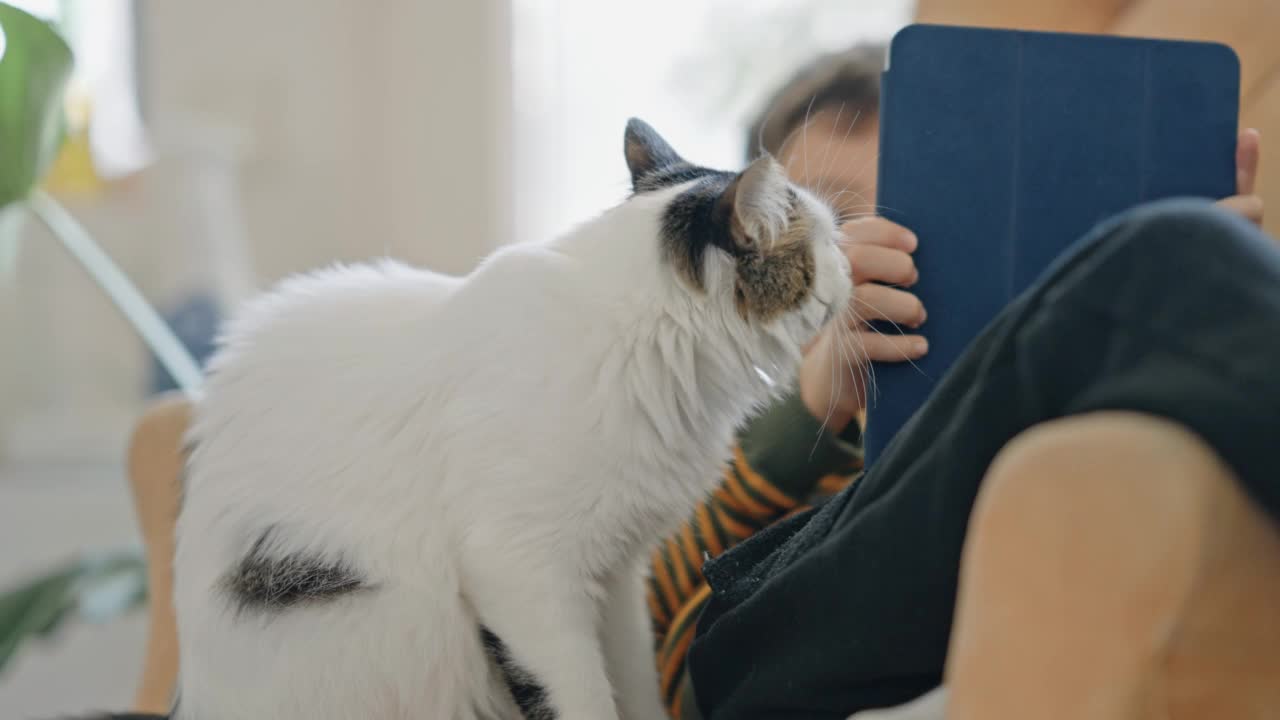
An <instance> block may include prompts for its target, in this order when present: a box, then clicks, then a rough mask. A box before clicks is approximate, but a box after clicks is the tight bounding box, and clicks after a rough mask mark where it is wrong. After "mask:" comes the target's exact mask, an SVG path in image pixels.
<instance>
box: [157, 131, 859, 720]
mask: <svg viewBox="0 0 1280 720" xmlns="http://www.w3.org/2000/svg"><path fill="white" fill-rule="evenodd" d="M625 148H626V158H627V162H628V165H629V167H630V168H631V171H632V178H633V184H634V190H635V192H634V193H633V194H632V196H631V197H630V198H629V199H627V200H626V201H625V202H623V203H622V204H621V205H619V206H617V207H615V208H613V209H612V210H609V211H608V212H606V213H604V214H603V215H602V216H600V217H598V218H596V219H595V220H592V221H590V222H588V223H586V224H584V225H583V226H581V227H580V228H578V229H577V230H575V231H573V232H571V233H569V234H567V235H565V236H564V237H561V238H559V239H557V240H555V241H553V242H550V243H548V244H545V245H528V244H523V245H520V244H517V245H511V246H509V247H506V248H504V249H503V250H501V251H499V252H497V253H495V254H494V255H493V256H492V257H490V258H489V259H488V260H486V261H485V262H484V263H483V264H482V265H481V266H480V267H479V269H477V270H476V271H475V272H474V273H472V274H471V275H469V276H467V277H465V278H452V277H445V276H442V275H437V274H433V273H430V272H426V271H422V270H416V269H412V268H409V267H405V266H403V265H398V264H394V263H389V262H388V263H382V264H377V265H368V266H355V267H340V268H334V269H330V270H326V271H323V272H317V273H314V274H311V275H306V276H303V277H297V278H293V279H291V280H287V281H285V282H284V283H283V284H282V285H281V286H280V287H279V288H278V289H276V290H275V291H274V292H271V293H270V294H267V295H266V296H264V297H262V298H261V299H259V300H257V301H255V302H254V303H252V304H251V306H249V307H248V308H247V309H246V310H245V311H244V312H243V313H242V314H241V315H240V316H239V318H238V319H237V320H236V321H235V322H234V323H233V324H232V325H231V326H230V328H229V329H228V331H227V332H226V335H225V337H224V339H223V341H222V346H221V350H220V351H219V353H218V354H217V356H216V358H215V359H214V360H213V362H212V363H211V366H210V375H209V379H208V385H207V389H206V395H205V397H204V398H203V399H202V400H201V401H200V402H199V403H198V406H197V408H196V410H195V414H194V422H193V429H192V432H191V437H190V440H191V441H192V448H193V450H192V453H191V456H190V463H189V467H188V473H187V479H186V486H185V488H184V501H183V509H182V513H181V518H180V520H179V523H178V545H177V556H176V588H175V602H176V606H177V614H178V625H179V637H180V640H181V643H180V645H181V663H180V676H181V677H180V692H179V697H180V708H179V709H177V710H175V715H174V717H176V718H180V720H265V719H268V718H270V719H271V720H302V719H304V718H305V719H306V720H323V719H325V718H335V719H341V720H350V719H351V718H369V719H372V720H391V719H400V718H430V719H431V720H470V719H472V718H510V717H516V716H518V714H519V713H518V710H517V709H516V707H515V704H514V702H513V700H512V697H511V692H510V691H509V688H508V684H507V683H506V682H503V672H504V671H506V672H507V674H508V675H510V674H511V673H512V672H515V673H516V674H517V675H518V676H519V677H521V678H524V679H526V680H531V681H536V687H538V688H539V689H540V690H541V692H542V695H541V699H540V700H538V703H539V704H538V706H537V707H535V708H532V709H531V710H530V711H529V714H530V715H533V716H535V717H556V718H560V720H614V719H615V718H619V717H622V718H625V719H626V720H658V719H659V718H662V717H664V714H663V710H662V707H661V705H660V702H659V698H658V693H657V684H656V673H655V669H654V667H653V655H652V637H651V631H650V628H649V625H648V620H647V614H646V610H645V602H644V593H643V589H642V573H643V568H644V565H645V559H646V558H647V556H648V552H649V550H650V548H651V546H652V545H653V544H654V543H655V542H656V541H657V540H659V539H660V537H661V536H662V535H663V534H664V533H666V532H668V531H670V530H671V529H673V528H674V527H675V526H676V525H677V524H678V522H679V521H680V520H682V519H683V518H685V517H686V515H687V514H688V513H689V512H691V510H692V508H693V506H694V504H695V503H696V502H697V501H698V500H699V499H701V498H702V497H703V496H704V495H705V494H706V493H707V492H708V491H709V490H710V489H711V488H712V486H713V485H714V484H715V482H716V480H717V479H718V478H719V477H720V470H721V467H722V465H723V463H724V462H725V459H726V455H727V452H728V449H729V448H730V443H731V440H732V434H733V432H734V429H735V428H736V427H738V426H739V425H740V424H741V423H742V422H743V421H744V419H745V418H747V416H748V414H749V413H750V412H752V410H753V409H754V408H757V407H758V406H759V405H761V404H762V403H763V402H765V401H766V400H768V399H769V397H770V396H771V393H773V392H774V391H775V390H776V387H774V386H773V385H772V384H771V383H770V382H769V381H768V380H767V379H766V378H765V377H764V375H765V374H767V375H769V376H771V377H774V378H790V377H792V376H793V375H794V371H795V369H796V366H797V362H798V360H799V357H800V348H801V346H802V344H803V343H805V342H807V341H808V340H809V339H811V337H812V336H813V335H814V334H815V332H816V330H817V329H818V328H819V327H820V326H821V325H822V323H824V322H825V321H826V320H827V319H829V318H830V317H831V316H832V315H833V314H834V313H836V312H839V311H842V310H843V309H844V308H845V307H846V304H847V302H848V296H849V293H850V292H851V287H850V281H849V275H848V266H847V264H846V261H845V259H844V256H843V254H842V253H841V252H840V250H839V248H838V246H837V242H836V241H837V238H838V231H837V227H836V221H835V218H834V216H833V214H832V212H831V210H830V209H828V208H827V207H826V206H825V205H824V204H822V203H820V202H819V201H818V200H816V199H815V198H814V197H813V196H811V195H810V194H809V193H807V192H805V191H804V190H802V189H800V188H798V187H796V186H793V185H791V184H790V183H788V182H787V180H786V178H785V176H784V174H783V171H782V169H781V168H780V167H779V166H778V164H777V163H776V162H774V161H773V160H772V159H770V158H767V157H766V158H763V159H761V160H759V161H757V162H755V163H754V164H753V165H752V166H751V167H750V168H748V169H747V170H746V171H744V172H743V173H741V174H732V173H723V172H716V171H711V170H707V169H705V168H699V167H696V166H693V165H691V164H689V163H687V162H685V161H684V160H682V159H681V158H680V157H679V156H677V155H676V153H675V152H674V151H672V149H671V148H670V147H669V146H668V145H667V144H666V142H664V141H663V140H662V139H661V138H660V137H658V135H657V134H656V133H654V132H653V130H652V129H651V128H649V127H648V126H647V125H645V124H644V123H641V122H639V121H634V120H633V121H632V122H631V123H629V124H628V127H627V132H626V142H625ZM447 241H448V240H447V239H441V238H438V239H436V242H447ZM761 371H763V373H762V372H761ZM482 631H483V632H485V633H487V634H486V636H485V637H490V636H492V637H493V638H496V639H498V640H499V642H500V643H501V645H502V650H503V652H504V653H505V654H506V657H505V658H504V659H502V662H501V663H499V662H496V661H495V658H494V655H493V652H491V651H490V652H486V644H487V643H486V641H484V640H482ZM490 650H492V648H490ZM500 664H501V665H502V667H499V665H500ZM615 703H616V704H615Z"/></svg>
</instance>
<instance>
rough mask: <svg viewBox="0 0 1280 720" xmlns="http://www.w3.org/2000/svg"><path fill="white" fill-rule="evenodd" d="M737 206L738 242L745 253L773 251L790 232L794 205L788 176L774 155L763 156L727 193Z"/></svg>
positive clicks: (734, 236)
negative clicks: (790, 218)
mask: <svg viewBox="0 0 1280 720" xmlns="http://www.w3.org/2000/svg"><path fill="white" fill-rule="evenodd" d="M725 194H726V198H725V199H726V200H728V201H729V202H730V203H732V205H733V230H734V232H732V233H731V235H732V237H733V240H734V242H735V243H736V244H737V245H738V246H739V248H741V249H742V250H747V251H754V250H759V249H760V248H762V247H772V246H773V244H774V242H776V240H777V239H778V237H779V236H780V235H781V234H782V233H783V232H784V231H785V230H786V226H787V215H788V214H789V213H790V211H791V205H792V203H793V201H794V199H795V198H794V195H793V191H792V190H791V183H790V181H788V180H787V172H786V170H784V169H783V168H782V165H780V164H779V163H778V161H777V160H774V159H773V156H772V155H768V154H765V155H761V156H760V157H759V158H757V159H756V160H755V161H754V162H752V163H751V164H750V165H749V166H747V169H746V170H743V171H742V172H741V173H740V174H739V175H738V177H737V178H735V179H734V181H733V183H731V184H730V185H729V189H728V190H727V191H726V193H725Z"/></svg>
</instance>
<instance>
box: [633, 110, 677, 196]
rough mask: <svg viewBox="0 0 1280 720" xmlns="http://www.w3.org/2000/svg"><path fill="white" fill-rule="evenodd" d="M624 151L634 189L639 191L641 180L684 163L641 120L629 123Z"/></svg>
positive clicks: (647, 124) (664, 141)
mask: <svg viewBox="0 0 1280 720" xmlns="http://www.w3.org/2000/svg"><path fill="white" fill-rule="evenodd" d="M623 149H624V150H625V152H626V155H627V168H629V169H630V170H631V187H632V189H637V190H638V189H639V184H640V179H641V178H643V177H644V176H645V175H648V174H650V173H653V172H657V171H658V170H662V169H664V168H667V167H670V166H672V165H675V164H677V163H682V162H684V160H683V159H682V158H681V157H680V155H678V154H677V153H676V151H675V150H672V149H671V146H670V145H669V144H667V141H666V140H663V139H662V136H661V135H659V134H658V131H657V130H654V129H653V128H651V127H649V123H647V122H645V121H643V120H641V119H640V118H631V119H630V120H628V121H627V132H626V135H625V137H624V141H623Z"/></svg>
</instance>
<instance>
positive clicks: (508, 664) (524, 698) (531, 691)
mask: <svg viewBox="0 0 1280 720" xmlns="http://www.w3.org/2000/svg"><path fill="white" fill-rule="evenodd" d="M480 642H481V643H483V644H484V651H485V652H486V653H488V655H489V659H490V660H492V661H493V664H494V665H497V666H498V670H500V671H501V672H502V681H503V682H504V683H506V686H507V690H508V691H509V692H510V693H511V699H512V700H514V701H515V703H516V707H518V708H520V715H521V716H522V717H524V719H525V720H556V718H557V715H556V710H555V708H553V707H551V701H550V700H549V699H548V698H547V689H546V688H544V687H542V685H540V684H539V683H538V679H537V678H535V677H534V676H533V674H532V673H530V672H529V671H528V670H525V669H524V668H522V667H520V666H519V665H518V664H516V661H515V658H513V657H511V651H510V650H508V649H507V644H506V643H504V642H502V638H500V637H498V636H497V635H494V634H493V632H492V631H491V630H489V628H487V627H484V626H481V627H480Z"/></svg>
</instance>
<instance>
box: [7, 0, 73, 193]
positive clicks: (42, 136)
mask: <svg viewBox="0 0 1280 720" xmlns="http://www.w3.org/2000/svg"><path fill="white" fill-rule="evenodd" d="M0 34H3V38H4V39H3V48H4V49H3V53H4V54H3V55H0V207H4V206H5V205H8V204H9V203H12V202H14V201H15V200H20V199H22V198H24V197H26V195H27V193H28V192H30V191H31V189H32V188H33V187H35V185H36V183H37V182H39V181H40V178H41V177H43V176H44V173H45V171H47V170H48V169H49V166H50V165H51V164H52V163H53V161H54V159H55V158H56V157H57V154H58V148H59V147H60V146H61V143H62V137H63V135H64V131H65V125H64V118H63V114H62V93H63V89H64V87H65V86H66V83H67V78H68V77H69V76H70V75H71V68H72V64H73V63H72V55H71V48H70V47H68V46H67V43H66V41H64V40H63V39H62V37H61V36H59V35H58V33H57V32H56V31H55V30H54V29H53V27H52V26H50V25H49V24H48V23H46V22H45V21H43V20H41V19H39V18H37V17H34V16H32V15H29V14H27V13H26V12H23V11H22V10H19V9H18V8H16V7H13V6H12V5H6V4H5V3H0Z"/></svg>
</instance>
